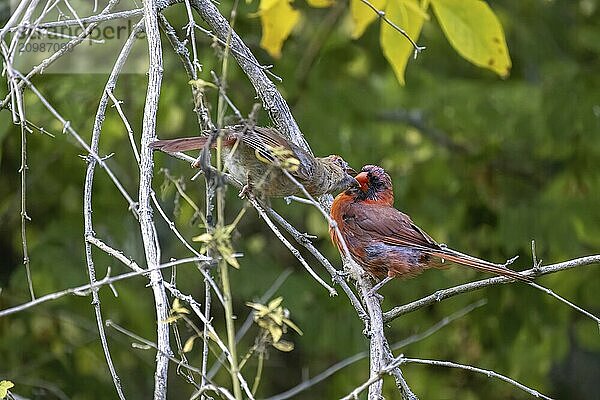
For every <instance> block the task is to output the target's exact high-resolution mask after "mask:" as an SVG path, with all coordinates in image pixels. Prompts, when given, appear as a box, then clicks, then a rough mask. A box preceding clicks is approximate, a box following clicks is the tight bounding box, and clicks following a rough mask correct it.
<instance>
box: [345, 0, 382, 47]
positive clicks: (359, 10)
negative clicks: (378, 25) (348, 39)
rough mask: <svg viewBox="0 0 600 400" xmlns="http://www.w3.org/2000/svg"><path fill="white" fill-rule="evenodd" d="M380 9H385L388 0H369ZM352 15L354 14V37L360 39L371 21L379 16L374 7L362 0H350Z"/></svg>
mask: <svg viewBox="0 0 600 400" xmlns="http://www.w3.org/2000/svg"><path fill="white" fill-rule="evenodd" d="M369 3H371V4H372V5H373V7H375V8H376V9H378V10H383V9H384V7H385V3H386V0H371V1H369ZM350 15H352V22H354V27H353V28H352V38H353V39H358V38H359V37H361V36H362V34H363V33H364V32H365V30H366V29H367V27H368V26H369V25H371V22H373V21H375V19H376V18H377V17H378V16H377V13H376V12H375V11H373V9H372V8H371V7H369V6H367V5H366V4H365V3H363V2H362V1H361V0H350Z"/></svg>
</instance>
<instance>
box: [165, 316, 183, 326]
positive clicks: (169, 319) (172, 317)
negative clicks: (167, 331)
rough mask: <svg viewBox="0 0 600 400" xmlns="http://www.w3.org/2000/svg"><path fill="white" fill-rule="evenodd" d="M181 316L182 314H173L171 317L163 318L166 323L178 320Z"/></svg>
mask: <svg viewBox="0 0 600 400" xmlns="http://www.w3.org/2000/svg"><path fill="white" fill-rule="evenodd" d="M180 318H181V315H172V316H170V317H169V318H167V319H165V320H163V321H162V322H163V323H164V324H172V323H173V322H177V320H178V319H180Z"/></svg>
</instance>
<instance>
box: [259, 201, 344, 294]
mask: <svg viewBox="0 0 600 400" xmlns="http://www.w3.org/2000/svg"><path fill="white" fill-rule="evenodd" d="M248 201H249V202H250V203H251V204H252V206H254V209H256V212H258V215H259V216H260V217H261V218H262V219H263V220H264V221H265V222H266V224H267V226H268V227H269V228H270V229H271V231H272V232H273V233H274V234H275V236H277V239H279V241H280V242H281V243H283V245H284V246H285V247H287V249H288V250H289V251H290V253H292V254H293V255H294V257H296V258H297V259H298V261H300V264H302V266H303V267H304V269H306V270H307V271H308V273H309V274H310V275H311V276H312V277H313V278H314V279H315V280H316V281H317V282H318V283H319V284H320V285H321V286H323V287H324V288H325V289H327V291H328V292H329V295H330V296H337V291H336V290H335V289H334V288H332V287H331V286H330V285H328V284H327V283H325V281H323V279H321V277H320V276H319V275H318V274H317V273H316V272H315V271H314V270H313V269H312V267H311V266H310V265H308V263H307V262H306V260H305V259H304V257H302V255H301V254H300V252H299V251H298V249H296V248H295V247H294V246H293V245H292V244H291V243H290V241H289V240H287V239H286V238H285V236H283V235H282V233H281V232H280V231H279V229H278V228H277V226H275V224H274V223H273V221H271V218H269V216H268V215H267V213H266V212H265V210H264V209H263V208H262V206H261V205H260V204H259V203H258V201H257V200H256V199H255V198H253V197H252V196H249V197H248Z"/></svg>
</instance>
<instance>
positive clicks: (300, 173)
mask: <svg viewBox="0 0 600 400" xmlns="http://www.w3.org/2000/svg"><path fill="white" fill-rule="evenodd" d="M235 137H236V138H239V140H241V141H242V142H243V143H244V144H245V145H246V146H248V147H250V148H252V149H254V151H255V152H256V153H257V155H258V156H259V157H262V158H263V159H265V160H267V161H269V162H271V163H273V164H278V163H280V164H285V163H286V160H289V159H290V158H291V159H295V160H298V163H297V164H296V163H295V162H294V161H293V160H290V161H293V166H294V167H293V168H288V171H290V172H291V173H292V175H294V176H296V177H297V178H300V179H304V180H308V179H310V177H311V176H312V175H313V172H314V169H315V159H314V157H313V156H312V155H310V154H309V153H308V152H307V151H305V150H304V149H302V148H300V147H299V146H296V145H295V144H293V143H290V142H288V141H287V140H286V139H284V138H283V137H282V136H281V135H280V134H279V132H277V131H276V130H275V129H272V128H263V127H259V126H256V127H254V129H251V130H249V129H248V130H246V129H244V126H243V125H241V126H239V127H236V132H235Z"/></svg>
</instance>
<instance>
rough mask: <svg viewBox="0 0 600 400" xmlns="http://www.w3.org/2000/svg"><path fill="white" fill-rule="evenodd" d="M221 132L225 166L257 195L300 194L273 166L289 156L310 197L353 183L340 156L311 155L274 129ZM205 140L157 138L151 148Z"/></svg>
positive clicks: (174, 148) (196, 145) (185, 146)
mask: <svg viewBox="0 0 600 400" xmlns="http://www.w3.org/2000/svg"><path fill="white" fill-rule="evenodd" d="M223 131H224V132H223V142H222V143H223V155H224V160H225V166H226V167H227V169H228V171H229V172H230V173H231V174H232V175H233V176H234V177H235V178H236V179H237V180H239V181H240V182H242V183H248V186H249V187H250V190H251V191H252V192H253V193H255V194H257V195H260V196H264V197H284V196H291V195H296V194H300V193H301V190H300V188H298V186H297V185H296V184H294V183H293V182H292V181H291V180H290V179H289V178H288V177H287V176H285V174H284V173H283V171H282V170H281V168H280V167H278V166H276V165H275V164H278V163H282V162H283V163H285V162H286V160H290V159H291V160H290V161H293V164H292V167H291V168H288V171H289V172H290V173H291V174H292V175H293V176H294V177H295V178H296V179H297V180H298V181H299V182H300V183H301V184H302V185H304V187H305V188H306V190H307V191H308V192H309V193H310V194H311V195H313V196H319V195H322V194H326V193H337V192H339V191H340V190H345V189H346V188H348V187H349V186H350V185H356V181H355V180H354V178H353V177H352V176H351V174H355V172H354V170H353V169H352V168H350V166H349V165H348V163H346V161H344V160H343V159H342V158H341V157H340V156H336V155H330V156H327V157H314V156H312V155H311V154H310V153H308V152H307V151H305V150H304V149H302V148H300V147H299V146H296V145H295V144H293V143H290V142H288V141H287V140H286V139H284V138H283V137H282V136H281V135H280V134H279V133H278V132H277V131H276V130H275V129H272V128H262V127H258V126H257V127H254V128H253V129H249V128H248V126H247V125H235V126H230V127H227V128H224V129H223ZM206 141H207V136H198V137H189V138H180V139H171V140H157V141H155V142H153V143H151V144H150V147H151V148H153V149H157V150H162V151H165V152H170V153H173V152H178V151H187V150H197V149H200V148H202V147H203V146H204V145H205V143H206ZM236 143H237V145H236ZM232 149H235V150H234V151H232ZM295 160H297V163H296V161H295ZM296 164H297V165H296Z"/></svg>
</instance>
